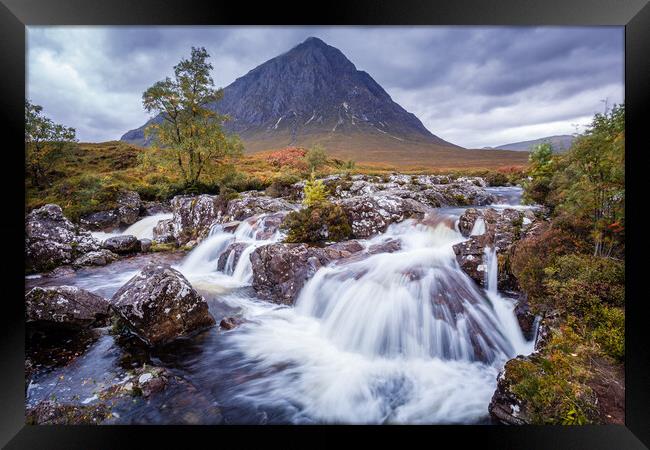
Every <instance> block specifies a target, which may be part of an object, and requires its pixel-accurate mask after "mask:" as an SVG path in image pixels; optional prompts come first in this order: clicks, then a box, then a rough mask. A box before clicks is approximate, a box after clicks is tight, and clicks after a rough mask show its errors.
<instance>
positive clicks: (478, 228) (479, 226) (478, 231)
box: [469, 217, 485, 236]
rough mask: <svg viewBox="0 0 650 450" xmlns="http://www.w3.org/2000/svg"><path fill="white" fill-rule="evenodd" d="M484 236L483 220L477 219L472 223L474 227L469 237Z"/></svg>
mask: <svg viewBox="0 0 650 450" xmlns="http://www.w3.org/2000/svg"><path fill="white" fill-rule="evenodd" d="M483 234H485V220H483V218H482V217H478V218H477V219H476V220H475V221H474V226H473V227H472V231H471V232H470V233H469V235H470V236H481V235H483Z"/></svg>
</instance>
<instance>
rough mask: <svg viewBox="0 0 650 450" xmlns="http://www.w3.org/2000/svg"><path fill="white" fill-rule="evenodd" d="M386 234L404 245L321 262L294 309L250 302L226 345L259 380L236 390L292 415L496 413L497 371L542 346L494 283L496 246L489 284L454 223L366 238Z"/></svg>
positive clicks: (368, 417) (412, 418)
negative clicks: (466, 258)
mask: <svg viewBox="0 0 650 450" xmlns="http://www.w3.org/2000/svg"><path fill="white" fill-rule="evenodd" d="M387 240H398V241H399V243H400V249H399V250H398V251H396V252H393V253H378V254H373V255H366V256H365V257H361V258H353V259H350V260H348V261H346V260H345V259H343V260H340V261H339V262H335V263H333V264H330V265H329V266H327V267H324V268H321V269H319V270H318V271H317V272H316V274H315V275H314V276H313V277H312V279H311V280H310V281H309V282H308V283H307V284H306V285H305V286H304V287H303V289H302V290H301V292H300V294H299V296H298V298H297V300H296V303H295V306H294V307H278V306H276V305H272V304H269V303H259V302H258V303H250V302H245V301H242V302H241V303H240V304H241V305H242V307H243V308H244V309H245V315H246V317H247V318H249V319H250V320H251V321H252V322H254V323H255V326H242V327H241V328H240V329H238V330H237V331H236V332H234V333H230V334H228V335H227V336H225V337H224V339H226V340H227V342H228V344H229V345H228V348H227V349H226V350H224V352H225V353H228V354H229V355H231V356H232V358H234V360H236V361H237V363H236V364H237V367H238V368H239V369H238V370H245V368H250V367H255V368H256V370H257V371H259V376H252V377H251V379H250V381H247V382H242V383H238V384H237V387H236V389H237V390H238V393H237V395H238V398H240V399H245V401H251V402H253V404H254V405H256V407H264V408H266V407H268V408H271V409H274V408H278V409H280V410H282V411H293V413H287V414H290V415H289V418H288V419H287V420H290V421H291V422H294V423H313V421H316V422H331V423H339V422H343V423H403V422H408V423H427V422H428V423H430V422H435V423H459V422H460V423H466V422H469V423H472V422H475V421H476V420H478V419H479V418H481V417H485V416H486V414H487V404H488V403H489V401H490V398H491V396H492V393H493V392H494V387H495V384H496V376H497V374H498V371H499V369H500V368H501V367H502V366H503V364H504V363H505V361H506V360H507V359H509V358H512V357H514V356H515V355H517V354H518V353H526V351H527V350H528V349H530V351H532V344H531V343H528V342H526V341H525V340H524V339H523V336H522V334H521V330H520V329H519V325H518V322H517V320H516V317H515V316H514V314H513V305H512V303H511V302H509V301H508V300H507V299H505V298H502V297H501V296H500V295H499V294H498V292H497V290H496V279H497V277H496V275H497V273H496V270H497V267H496V253H495V252H493V251H492V250H490V251H489V252H488V254H489V255H491V256H490V258H487V259H486V264H487V265H488V266H489V269H488V272H489V273H490V274H491V275H490V276H489V277H488V285H489V286H490V287H489V289H488V290H483V289H481V288H480V287H479V286H477V285H476V283H475V282H474V281H473V280H471V279H470V278H469V277H468V276H467V275H466V274H465V273H464V272H463V271H462V270H461V268H460V267H459V266H458V263H457V261H456V258H455V254H454V252H453V248H452V247H453V245H454V244H457V243H460V242H463V241H464V240H465V239H464V238H463V236H462V235H461V234H460V233H459V232H458V231H457V230H455V229H454V227H453V222H451V224H450V222H449V221H445V220H429V221H428V222H427V225H425V224H422V223H416V222H415V221H413V220H407V221H404V222H402V223H399V224H393V225H391V226H390V227H389V228H388V230H387V231H386V232H385V233H384V234H382V235H379V236H377V237H375V238H373V239H370V240H367V241H365V242H363V243H364V244H365V246H366V247H367V248H368V247H370V246H371V245H374V244H382V243H383V242H385V241H387ZM488 260H489V261H488ZM240 261H241V259H240ZM229 301H237V299H233V298H230V299H229ZM528 352H529V351H528Z"/></svg>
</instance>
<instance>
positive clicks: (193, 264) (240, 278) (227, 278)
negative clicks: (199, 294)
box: [178, 214, 281, 290]
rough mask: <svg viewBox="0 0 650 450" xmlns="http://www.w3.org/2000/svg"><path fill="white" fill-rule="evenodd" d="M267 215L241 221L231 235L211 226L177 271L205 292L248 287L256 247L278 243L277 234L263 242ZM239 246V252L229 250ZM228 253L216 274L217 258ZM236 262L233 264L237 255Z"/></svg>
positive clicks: (221, 227)
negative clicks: (252, 254) (236, 245)
mask: <svg viewBox="0 0 650 450" xmlns="http://www.w3.org/2000/svg"><path fill="white" fill-rule="evenodd" d="M268 218H269V215H267V214H260V215H258V216H253V217H251V218H249V219H247V220H245V221H242V222H241V223H240V224H239V225H238V226H237V228H236V229H235V230H234V232H233V233H230V232H226V231H224V230H223V226H222V225H221V224H215V225H213V226H212V228H211V229H210V233H209V234H208V237H207V238H206V239H204V240H203V241H202V242H201V243H200V244H199V245H198V246H197V247H196V248H195V249H194V250H192V251H191V252H190V253H189V254H188V255H187V257H186V258H185V259H184V260H183V262H182V263H181V264H180V265H179V266H178V269H179V270H180V271H181V272H182V273H183V274H184V275H185V276H186V277H188V279H189V280H190V281H191V282H195V283H198V284H199V285H200V286H201V287H202V288H204V289H207V290H213V289H215V288H216V289H217V290H218V289H219V288H224V287H225V288H233V287H240V286H245V285H248V284H250V283H251V281H252V278H253V268H252V264H251V261H250V255H251V253H252V252H253V251H254V250H255V249H256V248H257V247H259V246H261V245H265V244H268V243H271V242H276V241H277V240H279V239H280V237H281V233H280V232H279V231H275V232H274V233H273V234H272V235H270V236H266V239H264V237H265V236H264V231H265V225H266V221H267V220H268ZM235 243H236V244H241V246H242V247H243V248H240V249H236V248H232V247H230V246H231V244H235ZM229 248H230V250H228V249H229ZM226 251H228V255H227V256H226V260H225V264H223V267H222V270H219V267H218V266H219V258H220V257H221V256H222V255H223V254H224V252H226ZM238 252H240V255H239V259H237V261H236V262H235V258H236V256H237V253H238Z"/></svg>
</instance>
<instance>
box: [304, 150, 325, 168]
mask: <svg viewBox="0 0 650 450" xmlns="http://www.w3.org/2000/svg"><path fill="white" fill-rule="evenodd" d="M305 161H306V162H307V167H308V168H309V170H311V171H312V172H313V171H314V170H318V169H320V168H321V167H323V166H324V165H325V164H326V163H327V153H325V149H324V148H323V147H321V146H320V145H318V144H316V145H314V146H313V147H312V148H311V149H309V150H308V151H307V153H306V154H305Z"/></svg>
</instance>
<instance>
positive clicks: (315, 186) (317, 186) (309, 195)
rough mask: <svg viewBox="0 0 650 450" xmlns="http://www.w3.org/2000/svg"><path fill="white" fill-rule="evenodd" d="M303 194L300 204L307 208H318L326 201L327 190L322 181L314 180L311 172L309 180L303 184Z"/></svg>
mask: <svg viewBox="0 0 650 450" xmlns="http://www.w3.org/2000/svg"><path fill="white" fill-rule="evenodd" d="M303 192H304V194H305V198H304V199H303V201H302V202H303V204H304V205H305V206H307V207H310V206H318V205H320V204H321V203H324V202H326V201H327V188H326V187H325V185H324V184H323V181H322V180H316V179H314V173H313V172H312V174H311V179H309V180H307V183H305V188H304V190H303Z"/></svg>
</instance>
